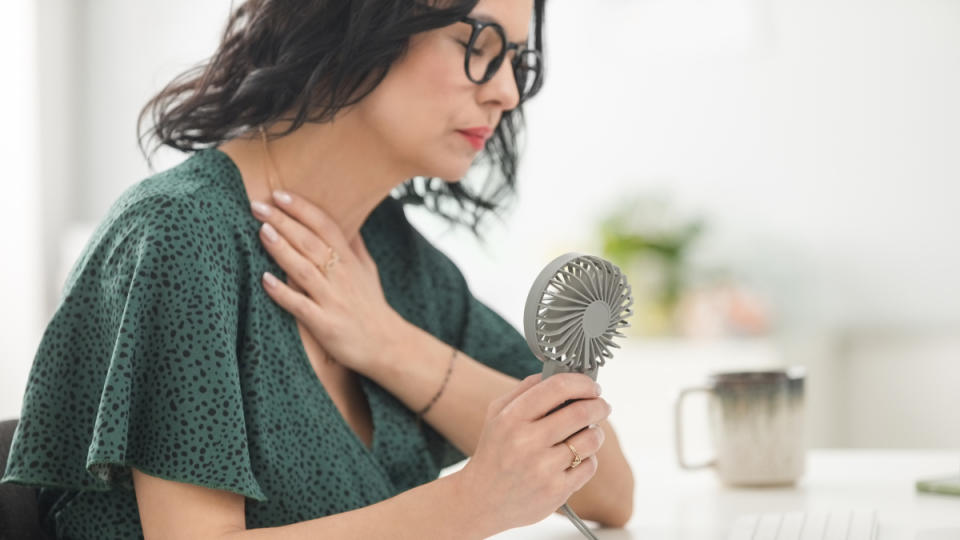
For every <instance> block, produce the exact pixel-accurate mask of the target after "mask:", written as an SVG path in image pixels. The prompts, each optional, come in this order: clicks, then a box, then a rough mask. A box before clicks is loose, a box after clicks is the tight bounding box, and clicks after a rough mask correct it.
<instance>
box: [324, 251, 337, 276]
mask: <svg viewBox="0 0 960 540" xmlns="http://www.w3.org/2000/svg"><path fill="white" fill-rule="evenodd" d="M327 249H328V250H329V253H330V256H329V258H327V262H326V263H324V265H323V273H324V274H326V273H327V272H329V271H330V269H331V268H333V265H335V264H337V262H338V261H339V260H340V255H339V254H338V253H337V252H336V251H334V250H333V248H327Z"/></svg>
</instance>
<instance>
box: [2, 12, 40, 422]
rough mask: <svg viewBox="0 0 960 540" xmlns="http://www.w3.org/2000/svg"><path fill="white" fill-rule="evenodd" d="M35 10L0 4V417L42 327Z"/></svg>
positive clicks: (20, 382)
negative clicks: (0, 193)
mask: <svg viewBox="0 0 960 540" xmlns="http://www.w3.org/2000/svg"><path fill="white" fill-rule="evenodd" d="M34 23H35V12H34V10H33V7H32V5H31V3H30V1H29V0H16V1H14V2H8V3H5V4H4V13H3V16H2V17H0V65H3V73H4V84H2V85H0V111H2V112H0V116H2V117H3V119H4V129H3V130H0V163H2V164H3V177H4V178H3V184H4V192H3V195H4V201H3V233H2V234H0V261H2V262H0V306H2V309H0V351H2V352H0V418H6V417H7V416H8V415H9V412H10V411H19V410H20V401H21V396H22V390H23V386H24V385H25V384H26V380H27V374H28V372H29V369H30V360H31V359H32V357H33V348H34V346H35V344H36V343H37V342H38V341H39V339H40V332H41V331H42V324H43V321H42V317H43V316H44V313H43V305H42V287H43V283H42V279H41V274H40V267H41V252H42V242H41V217H40V210H41V208H40V194H39V190H38V189H37V185H36V182H37V176H38V175H37V168H38V159H37V158H38V156H37V131H36V129H35V122H34V117H35V116H34V115H35V112H36V107H37V103H36V100H35V92H36V89H37V84H36V82H37V81H36V78H35V77H36V71H35V64H34V55H35V53H36V49H35V47H34V36H35V34H34Z"/></svg>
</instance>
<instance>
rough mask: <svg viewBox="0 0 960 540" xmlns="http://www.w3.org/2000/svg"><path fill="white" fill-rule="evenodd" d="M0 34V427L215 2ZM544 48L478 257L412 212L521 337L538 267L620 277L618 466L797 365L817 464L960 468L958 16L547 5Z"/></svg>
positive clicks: (56, 18) (205, 50) (113, 8)
mask: <svg viewBox="0 0 960 540" xmlns="http://www.w3.org/2000/svg"><path fill="white" fill-rule="evenodd" d="M4 7H5V13H4V17H2V18H0V51H2V52H0V54H2V55H3V59H4V61H3V66H4V69H3V71H4V73H5V75H4V81H5V84H3V85H0V103H2V104H3V108H4V115H3V116H4V117H5V118H7V125H6V126H5V129H3V130H2V132H0V138H2V139H0V140H2V144H0V151H2V152H3V155H2V160H3V164H4V168H3V173H4V177H5V188H6V189H5V191H6V193H7V197H6V201H5V205H4V206H5V207H6V208H7V210H6V212H7V215H6V227H5V229H6V231H5V233H6V234H4V235H3V236H2V238H0V253H2V260H3V264H2V265H0V294H2V308H3V309H2V310H0V350H2V351H3V352H2V355H0V359H2V360H0V362H2V363H0V418H9V417H15V416H17V415H18V414H19V410H20V402H21V398H22V395H23V388H24V385H25V383H26V379H27V375H28V372H29V368H30V365H31V362H32V358H33V354H34V352H35V350H36V347H37V344H38V343H39V340H40V336H41V334H42V332H43V329H44V327H45V325H46V323H47V321H48V320H49V318H50V317H51V315H52V313H53V311H54V310H55V309H56V306H57V303H58V301H59V294H60V290H61V287H62V284H63V280H64V277H65V276H66V273H67V271H68V270H69V268H70V266H71V265H72V263H73V261H74V259H75V258H76V257H77V256H78V254H79V253H80V250H81V249H82V248H83V245H84V244H85V242H86V241H87V238H88V237H89V234H90V233H91V231H92V229H93V227H94V226H95V225H96V223H97V222H98V221H99V220H100V219H101V218H102V217H103V216H104V215H105V212H106V210H107V208H108V207H109V206H110V204H111V203H112V202H113V200H114V199H115V198H116V197H117V196H118V195H119V194H120V193H121V192H122V191H123V190H124V189H126V188H127V187H128V186H130V185H132V184H133V183H135V182H137V181H139V180H142V179H143V178H145V177H147V176H149V175H150V174H152V171H150V170H148V168H147V165H146V163H145V161H144V159H143V157H142V156H141V154H140V153H139V150H138V149H137V146H136V117H137V114H138V112H139V110H140V108H141V107H142V106H143V104H144V103H145V102H146V101H147V100H148V99H149V98H150V97H151V96H152V95H153V94H154V93H156V92H157V91H159V90H160V88H161V87H162V86H163V85H164V84H166V83H167V82H168V81H169V80H170V79H172V78H173V77H174V76H175V75H177V74H179V73H180V72H182V71H183V70H185V69H187V68H189V67H191V66H192V65H194V64H196V63H198V62H201V61H203V60H205V59H206V58H207V57H208V56H209V55H210V54H211V53H212V52H213V51H214V49H215V47H216V44H217V42H218V39H219V37H220V33H221V32H222V29H223V25H224V23H225V21H226V18H227V15H228V13H229V11H230V9H231V2H230V0H204V1H203V2H196V1H192V0H166V1H164V2H130V1H127V0H12V1H10V2H6V3H5V4H4ZM546 48H547V50H546V62H547V63H546V74H547V75H546V76H547V82H546V86H545V88H544V89H543V91H542V93H541V94H540V95H539V96H538V97H537V98H536V99H534V100H533V101H532V102H530V104H529V105H528V106H527V107H526V108H527V123H528V130H527V132H526V139H525V143H526V144H525V150H524V156H523V161H522V167H521V172H520V178H519V197H518V198H517V200H516V203H515V204H514V205H513V206H512V207H511V209H510V211H509V212H507V213H505V214H504V215H503V219H502V220H501V221H498V222H494V223H491V224H490V227H488V228H487V230H486V241H485V242H483V243H480V242H477V241H476V240H475V239H473V238H472V236H471V235H469V234H468V233H466V232H463V231H459V230H450V229H449V228H448V227H446V226H445V225H444V224H443V223H441V222H440V221H438V220H437V219H435V218H434V217H432V216H430V215H428V214H426V213H424V212H423V211H420V210H416V209H408V216H409V217H410V219H411V220H412V221H413V222H414V223H415V224H416V225H417V226H418V227H419V228H420V229H421V230H422V231H423V232H424V233H425V234H426V235H427V236H428V237H429V238H431V239H432V240H433V241H434V242H435V243H436V244H437V245H438V246H439V247H440V248H441V249H442V250H444V251H445V252H446V253H447V254H448V255H449V256H450V257H451V258H453V259H454V260H455V261H456V262H457V263H458V265H459V266H460V268H461V270H462V271H463V273H464V274H465V275H466V278H467V281H468V283H469V284H470V286H471V288H472V290H473V292H474V294H475V295H476V296H478V297H479V298H481V299H482V300H484V301H486V302H487V303H489V304H490V305H491V306H492V307H493V308H494V309H495V310H497V311H498V312H499V313H500V314H501V315H503V316H504V317H505V318H506V319H507V320H509V321H510V322H512V323H513V324H514V325H515V326H517V327H518V328H519V327H520V326H519V325H520V321H521V318H522V309H523V302H524V300H525V298H526V294H527V291H528V288H529V286H530V284H531V283H532V281H533V279H534V277H535V276H536V275H537V273H538V272H539V271H540V269H541V268H542V266H543V265H544V264H545V263H546V262H548V261H549V260H551V259H553V258H554V257H555V256H557V255H559V254H561V253H564V252H567V251H578V252H583V253H592V254H598V255H603V256H606V257H608V258H610V259H611V260H613V261H615V262H616V263H617V264H618V265H620V266H621V268H623V269H624V271H625V272H626V273H627V274H628V276H629V277H630V280H631V283H632V284H633V287H634V294H635V295H636V297H637V307H636V310H637V311H636V315H635V316H634V318H633V321H632V322H633V326H632V328H631V329H630V335H629V338H628V339H627V340H626V341H625V342H624V348H623V350H622V352H619V353H618V356H617V357H616V358H615V359H614V360H612V361H611V364H613V363H616V367H614V366H612V365H611V366H610V367H608V368H606V369H608V370H611V371H609V373H614V371H612V370H614V369H615V370H617V371H616V374H617V376H616V377H610V376H605V373H606V372H605V371H604V370H601V372H600V376H599V379H598V380H599V381H600V382H601V383H602V384H603V385H604V389H605V390H604V394H605V397H608V396H609V397H608V399H609V400H610V401H611V403H613V404H614V416H613V417H612V422H613V423H614V425H615V426H617V427H618V429H619V430H620V431H623V432H627V431H629V432H630V434H631V436H632V437H633V438H632V439H631V440H633V441H637V442H636V444H642V445H646V446H650V447H669V446H670V445H671V444H672V442H673V439H672V416H671V415H672V412H673V409H672V407H673V399H674V397H675V395H676V392H677V391H678V390H679V389H680V388H682V387H685V386H690V385H697V384H699V383H701V382H702V381H703V380H704V378H705V377H706V375H707V374H708V373H710V372H713V371H718V370H726V369H742V368H749V369H754V368H764V367H770V366H785V365H803V366H806V368H807V374H808V381H807V436H808V441H809V445H810V446H813V447H875V448H893V447H901V448H903V447H909V448H960V242H958V241H957V239H956V238H955V234H956V232H957V231H960V182H958V181H957V180H958V179H960V100H958V99H957V96H960V2H957V1H955V0H872V1H866V0H830V1H827V0H593V1H591V2H582V1H575V0H551V1H550V2H549V3H548V6H547V24H546ZM185 157H186V156H184V155H182V154H178V153H177V152H173V151H168V152H164V151H161V152H160V153H159V154H158V156H157V159H156V160H155V164H156V170H157V171H159V170H162V169H165V168H167V167H169V166H172V165H174V164H176V163H178V162H180V161H181V160H183V159H184V158H185ZM696 408H697V407H695V406H694V405H693V404H691V405H690V407H689V408H688V409H696ZM689 415H690V416H692V417H700V416H703V414H702V412H700V413H698V412H697V411H695V410H689ZM704 424H705V420H704ZM691 429H692V430H693V429H694V428H691ZM699 431H701V432H702V430H699ZM704 444H705V443H704Z"/></svg>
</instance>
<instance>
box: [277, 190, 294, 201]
mask: <svg viewBox="0 0 960 540" xmlns="http://www.w3.org/2000/svg"><path fill="white" fill-rule="evenodd" d="M273 198H274V199H276V201H277V202H278V203H280V204H290V203H291V202H292V201H293V199H292V198H290V194H289V193H287V192H286V191H281V190H279V189H278V190H276V191H274V192H273Z"/></svg>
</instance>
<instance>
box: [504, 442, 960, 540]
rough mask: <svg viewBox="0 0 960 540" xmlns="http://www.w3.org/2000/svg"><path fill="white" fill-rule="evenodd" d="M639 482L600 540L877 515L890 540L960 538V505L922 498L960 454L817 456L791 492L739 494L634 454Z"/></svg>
mask: <svg viewBox="0 0 960 540" xmlns="http://www.w3.org/2000/svg"><path fill="white" fill-rule="evenodd" d="M628 460H629V462H630V465H631V467H632V469H633V473H634V478H635V480H636V489H635V492H634V512H633V517H632V518H631V520H630V522H629V523H628V524H627V527H626V528H625V529H599V528H597V524H595V523H591V522H587V523H588V525H590V526H591V529H593V530H594V534H596V536H597V537H598V538H601V539H620V540H624V539H650V540H660V539H684V540H699V539H711V540H726V538H727V535H728V534H729V531H730V529H731V527H732V525H733V522H734V521H735V520H736V518H737V517H738V516H740V515H742V514H751V513H765V512H791V511H803V512H809V511H818V510H837V509H857V508H871V509H875V510H876V511H877V516H878V521H879V523H880V527H881V529H880V530H881V539H883V538H904V539H913V538H922V536H916V535H917V533H918V532H921V531H927V530H929V529H939V528H952V531H951V534H948V535H946V536H936V538H960V497H950V496H945V495H933V494H927V493H918V492H917V491H916V489H915V487H914V484H915V482H916V480H917V478H920V477H930V476H934V477H935V476H942V475H946V474H950V473H956V472H957V471H958V470H960V450H957V451H939V450H938V451H912V450H811V451H810V452H809V454H808V459H807V472H806V474H805V476H804V478H803V479H802V480H801V481H800V482H799V483H798V484H797V485H796V486H795V487H792V488H769V489H734V488H728V487H725V486H723V485H722V484H721V483H720V482H719V481H718V480H717V479H716V477H715V476H714V474H713V471H709V470H705V471H697V472H687V471H682V470H680V469H679V468H678V467H677V466H676V465H675V463H674V457H673V455H672V454H671V453H669V452H667V451H666V450H663V451H660V450H639V451H636V452H628ZM493 538H497V539H508V538H516V539H520V538H522V539H525V540H537V539H541V538H542V539H548V538H549V539H552V540H558V539H559V540H578V539H580V538H584V536H583V535H582V534H581V533H580V532H579V531H577V530H576V529H575V528H574V526H573V524H572V523H570V522H569V521H568V520H567V518H566V517H564V516H561V515H552V516H550V517H548V518H547V519H545V520H543V521H541V522H539V523H537V524H534V525H531V526H529V527H522V528H517V529H512V530H509V531H506V532H504V533H501V534H498V535H496V536H494V537H493Z"/></svg>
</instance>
